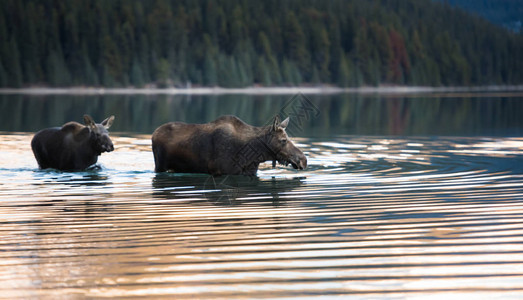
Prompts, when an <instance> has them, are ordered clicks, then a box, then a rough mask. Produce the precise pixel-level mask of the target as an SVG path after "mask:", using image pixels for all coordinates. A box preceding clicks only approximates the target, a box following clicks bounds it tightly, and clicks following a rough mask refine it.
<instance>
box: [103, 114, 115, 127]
mask: <svg viewBox="0 0 523 300" xmlns="http://www.w3.org/2000/svg"><path fill="white" fill-rule="evenodd" d="M113 121H114V116H110V117H109V118H107V119H105V120H103V121H102V123H101V124H102V126H103V127H105V129H109V127H111V125H113Z"/></svg>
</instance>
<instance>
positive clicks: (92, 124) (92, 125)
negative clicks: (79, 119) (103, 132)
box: [84, 115, 96, 128]
mask: <svg viewBox="0 0 523 300" xmlns="http://www.w3.org/2000/svg"><path fill="white" fill-rule="evenodd" d="M84 123H85V126H87V127H89V128H95V127H96V123H95V122H94V120H93V118H91V116H90V115H84Z"/></svg>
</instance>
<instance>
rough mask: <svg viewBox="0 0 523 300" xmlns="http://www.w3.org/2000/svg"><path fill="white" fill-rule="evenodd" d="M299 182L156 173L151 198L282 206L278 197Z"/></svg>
mask: <svg viewBox="0 0 523 300" xmlns="http://www.w3.org/2000/svg"><path fill="white" fill-rule="evenodd" d="M302 179H303V178H292V179H288V178H275V177H272V178H270V179H260V178H258V177H256V176H253V177H249V176H241V175H228V176H211V175H206V174H175V173H158V174H156V176H155V177H154V178H153V181H152V185H153V196H154V197H155V198H159V199H176V200H184V199H186V200H187V201H188V202H193V203H198V202H199V203H202V202H205V203H211V204H213V205H217V206H236V205H270V206H280V205H284V204H285V202H286V200H284V199H282V197H281V196H282V195H283V194H284V193H286V192H289V191H292V190H294V189H296V188H297V187H299V186H300V185H302Z"/></svg>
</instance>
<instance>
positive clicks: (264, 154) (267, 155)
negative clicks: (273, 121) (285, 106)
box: [249, 126, 276, 163]
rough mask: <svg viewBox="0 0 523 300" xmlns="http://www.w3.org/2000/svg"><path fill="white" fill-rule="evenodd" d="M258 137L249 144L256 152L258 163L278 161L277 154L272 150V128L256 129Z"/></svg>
mask: <svg viewBox="0 0 523 300" xmlns="http://www.w3.org/2000/svg"><path fill="white" fill-rule="evenodd" d="M255 128H256V129H257V130H256V131H257V132H256V135H255V136H254V137H253V138H251V139H250V141H249V144H250V146H252V149H255V151H256V156H255V157H256V162H259V163H261V162H265V161H268V160H276V153H275V152H274V151H273V150H272V149H271V146H270V145H271V139H272V138H273V135H272V134H271V131H272V128H271V126H265V127H255Z"/></svg>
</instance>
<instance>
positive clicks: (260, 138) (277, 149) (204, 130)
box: [152, 116, 307, 175]
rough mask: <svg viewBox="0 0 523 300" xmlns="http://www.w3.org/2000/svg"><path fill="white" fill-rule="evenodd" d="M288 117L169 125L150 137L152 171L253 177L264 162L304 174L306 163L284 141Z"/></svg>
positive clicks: (231, 117) (305, 160)
mask: <svg viewBox="0 0 523 300" xmlns="http://www.w3.org/2000/svg"><path fill="white" fill-rule="evenodd" d="M288 124H289V118H286V119H285V120H284V121H282V122H280V118H279V117H278V116H276V117H275V118H274V120H273V122H272V125H269V126H264V127H256V126H251V125H248V124H246V123H245V122H243V121H242V120H240V119H239V118H237V117H235V116H222V117H219V118H218V119H216V120H214V121H213V122H210V123H206V124H187V123H183V122H171V123H167V124H164V125H162V126H160V127H158V128H157V129H156V130H155V131H154V133H153V135H152V148H153V154H154V163H155V171H156V172H166V171H169V172H177V173H207V174H211V175H256V172H257V171H258V167H259V164H260V163H262V162H265V161H273V165H274V164H275V162H276V161H277V162H279V163H280V164H282V165H288V164H290V165H292V167H293V168H295V169H300V170H302V169H305V168H306V167H307V158H306V157H305V155H304V154H303V152H302V151H301V150H300V149H298V148H297V147H296V146H295V145H294V144H293V143H292V141H291V140H290V139H289V137H288V136H287V133H286V132H285V128H286V127H287V125H288Z"/></svg>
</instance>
